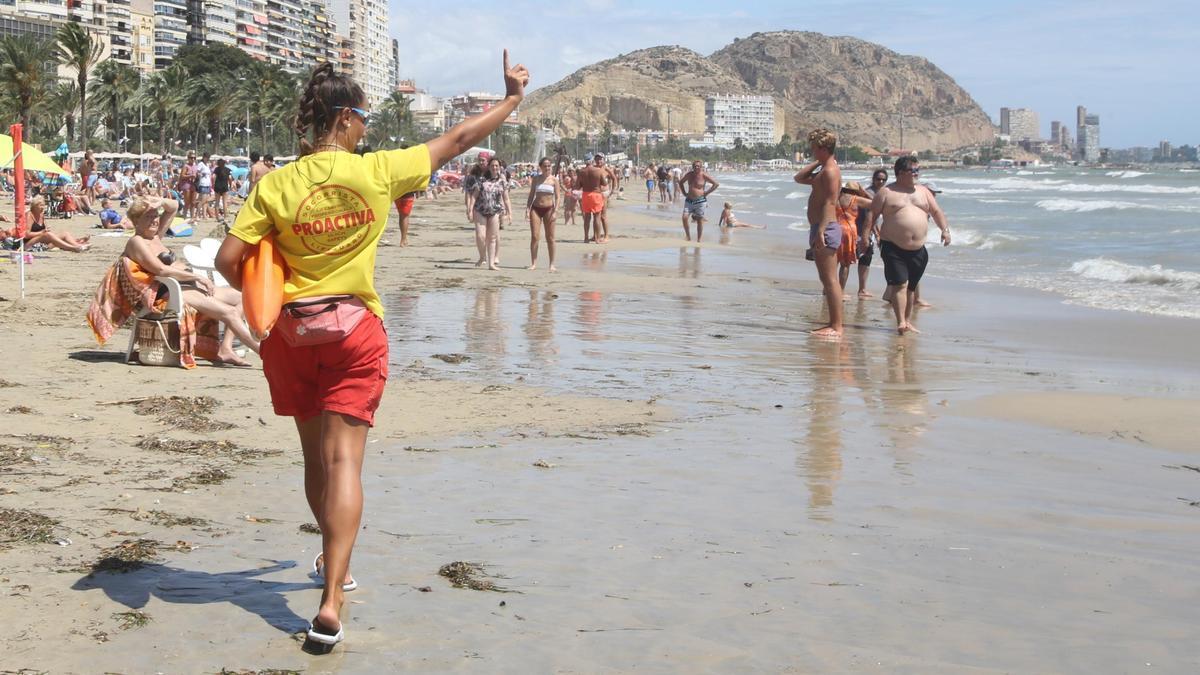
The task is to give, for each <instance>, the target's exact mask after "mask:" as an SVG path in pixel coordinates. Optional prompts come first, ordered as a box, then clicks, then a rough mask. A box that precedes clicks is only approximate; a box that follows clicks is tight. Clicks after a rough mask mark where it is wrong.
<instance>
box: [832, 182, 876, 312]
mask: <svg viewBox="0 0 1200 675" xmlns="http://www.w3.org/2000/svg"><path fill="white" fill-rule="evenodd" d="M869 208H871V198H870V196H868V195H867V191H866V190H864V189H863V187H862V186H861V185H859V184H858V183H857V182H856V181H850V182H848V183H846V186H845V187H843V188H842V193H841V196H840V197H839V198H838V203H837V219H838V223H840V224H841V226H842V245H841V246H839V247H838V250H837V259H838V281H840V282H841V284H842V290H845V289H846V280H847V279H849V278H850V268H851V267H854V265H856V264H857V263H858V225H857V221H858V211H859V209H869Z"/></svg>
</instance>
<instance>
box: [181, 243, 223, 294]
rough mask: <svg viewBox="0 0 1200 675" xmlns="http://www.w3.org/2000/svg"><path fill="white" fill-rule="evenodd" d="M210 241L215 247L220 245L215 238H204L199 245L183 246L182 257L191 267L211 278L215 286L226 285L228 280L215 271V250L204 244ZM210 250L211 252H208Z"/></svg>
mask: <svg viewBox="0 0 1200 675" xmlns="http://www.w3.org/2000/svg"><path fill="white" fill-rule="evenodd" d="M210 241H211V242H214V243H215V244H216V245H217V248H220V247H221V242H219V241H217V240H216V239H204V240H202V241H201V242H200V246H193V245H191V244H188V245H186V246H184V247H183V257H184V259H185V260H187V261H188V264H189V265H191V266H192V269H194V270H196V271H198V272H203V273H204V274H206V275H208V278H209V279H212V281H213V283H214V284H216V285H217V286H228V285H229V282H228V281H226V280H225V277H223V276H221V273H220V272H218V271H217V266H216V257H217V250H216V249H214V248H212V247H211V246H205V243H206V242H210ZM210 250H211V253H210V252H209V251H210Z"/></svg>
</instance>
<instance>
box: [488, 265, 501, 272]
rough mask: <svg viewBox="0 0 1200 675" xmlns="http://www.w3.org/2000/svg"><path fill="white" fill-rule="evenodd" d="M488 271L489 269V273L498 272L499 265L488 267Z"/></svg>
mask: <svg viewBox="0 0 1200 675" xmlns="http://www.w3.org/2000/svg"><path fill="white" fill-rule="evenodd" d="M488 269H489V270H491V271H493V272H499V271H500V266H499V265H497V264H496V263H492V264H491V265H488Z"/></svg>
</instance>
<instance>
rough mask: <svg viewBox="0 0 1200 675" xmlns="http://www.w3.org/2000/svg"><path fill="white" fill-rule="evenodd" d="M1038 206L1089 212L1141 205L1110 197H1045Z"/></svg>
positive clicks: (1050, 209) (1047, 209) (1119, 209)
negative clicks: (1083, 198) (1085, 198)
mask: <svg viewBox="0 0 1200 675" xmlns="http://www.w3.org/2000/svg"><path fill="white" fill-rule="evenodd" d="M1037 206H1038V208H1039V209H1042V210H1045V211H1070V212H1072V213H1088V212H1091V211H1104V210H1106V209H1115V210H1118V211H1123V210H1125V209H1136V208H1139V207H1140V206H1141V205H1140V204H1135V203H1133V202H1118V201H1112V200H1108V199H1087V200H1081V199H1043V200H1041V201H1039V202H1038V203H1037Z"/></svg>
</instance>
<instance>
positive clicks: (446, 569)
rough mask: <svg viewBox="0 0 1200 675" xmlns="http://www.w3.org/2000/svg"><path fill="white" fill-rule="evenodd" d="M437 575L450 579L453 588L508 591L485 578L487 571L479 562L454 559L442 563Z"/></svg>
mask: <svg viewBox="0 0 1200 675" xmlns="http://www.w3.org/2000/svg"><path fill="white" fill-rule="evenodd" d="M438 575H439V576H443V577H446V578H447V579H449V580H450V585H451V586H454V587H455V588H469V589H471V590H473V591H495V592H497V593H510V592H511V591H509V590H508V589H507V588H504V587H503V586H498V585H496V584H495V583H494V582H492V581H491V580H489V579H485V578H483V577H485V576H486V575H487V572H486V570H485V568H484V566H483V565H481V564H479V563H471V562H462V561H455V562H452V563H447V564H445V565H442V566H441V568H439V569H438Z"/></svg>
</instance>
